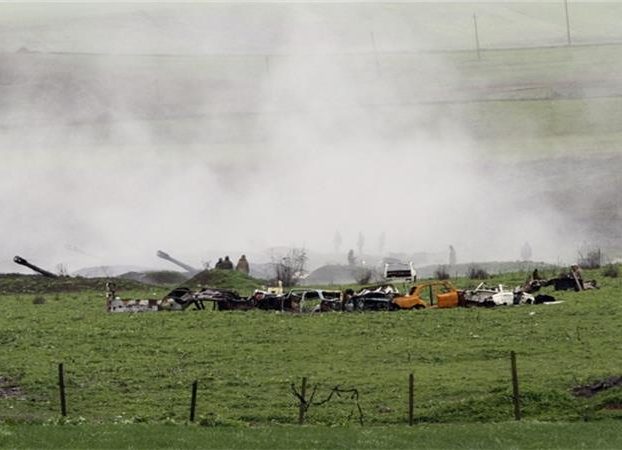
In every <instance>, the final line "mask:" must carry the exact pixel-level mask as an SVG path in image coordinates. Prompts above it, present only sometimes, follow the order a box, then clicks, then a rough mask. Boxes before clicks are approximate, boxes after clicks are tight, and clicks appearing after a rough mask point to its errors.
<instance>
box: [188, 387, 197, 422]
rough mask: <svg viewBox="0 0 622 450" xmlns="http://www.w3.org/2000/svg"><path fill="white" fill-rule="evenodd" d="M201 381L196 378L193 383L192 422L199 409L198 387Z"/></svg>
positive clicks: (191, 400) (191, 399) (191, 398)
mask: <svg viewBox="0 0 622 450" xmlns="http://www.w3.org/2000/svg"><path fill="white" fill-rule="evenodd" d="M198 384H199V382H198V381H197V380H194V383H192V395H191V397H190V422H194V413H195V411H196V409H197V387H198Z"/></svg>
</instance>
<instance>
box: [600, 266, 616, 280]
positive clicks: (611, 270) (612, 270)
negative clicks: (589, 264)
mask: <svg viewBox="0 0 622 450" xmlns="http://www.w3.org/2000/svg"><path fill="white" fill-rule="evenodd" d="M602 274H603V277H609V278H618V277H619V276H620V268H619V267H618V266H617V265H616V264H607V265H606V266H605V267H603V272H602Z"/></svg>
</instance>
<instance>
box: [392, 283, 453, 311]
mask: <svg viewBox="0 0 622 450" xmlns="http://www.w3.org/2000/svg"><path fill="white" fill-rule="evenodd" d="M460 297H461V295H460V291H458V290H457V289H456V288H455V287H454V286H453V285H452V284H451V283H450V282H449V281H446V280H443V281H429V282H425V283H420V284H417V285H415V286H413V287H411V288H410V290H409V292H408V294H407V295H402V296H397V297H395V298H394V299H393V303H394V304H395V306H396V307H398V308H399V309H423V308H430V307H436V308H455V307H457V306H458V305H459V303H460Z"/></svg>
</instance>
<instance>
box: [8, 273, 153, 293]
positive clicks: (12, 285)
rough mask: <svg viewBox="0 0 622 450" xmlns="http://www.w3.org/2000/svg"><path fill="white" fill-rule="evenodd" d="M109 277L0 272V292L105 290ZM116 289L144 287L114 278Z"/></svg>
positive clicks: (131, 281)
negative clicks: (45, 275)
mask: <svg viewBox="0 0 622 450" xmlns="http://www.w3.org/2000/svg"><path fill="white" fill-rule="evenodd" d="M108 281H110V278H82V277H58V278H47V277H44V276H42V275H23V274H17V273H12V274H0V294H45V293H47V292H79V291H102V292H103V291H105V290H106V283H107V282H108ZM115 282H116V283H117V287H118V289H123V290H130V289H144V288H145V285H144V284H142V283H139V282H137V281H133V280H124V279H115Z"/></svg>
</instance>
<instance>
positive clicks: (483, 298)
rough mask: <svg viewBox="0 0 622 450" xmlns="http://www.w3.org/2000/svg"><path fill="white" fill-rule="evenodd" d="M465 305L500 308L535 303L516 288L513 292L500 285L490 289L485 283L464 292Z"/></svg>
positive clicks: (529, 296) (532, 298) (531, 297)
mask: <svg viewBox="0 0 622 450" xmlns="http://www.w3.org/2000/svg"><path fill="white" fill-rule="evenodd" d="M464 301H465V305H467V306H468V305H477V306H488V307H491V306H500V305H520V304H523V303H527V304H532V303H535V298H534V297H533V296H532V295H531V294H529V293H527V292H525V291H523V290H521V289H519V288H517V289H515V290H513V291H509V290H507V289H506V288H505V287H504V286H503V285H502V284H499V285H497V286H495V287H494V288H491V287H489V286H487V285H486V283H484V282H482V283H480V284H479V285H478V286H477V287H476V288H475V289H473V290H467V291H464Z"/></svg>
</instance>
